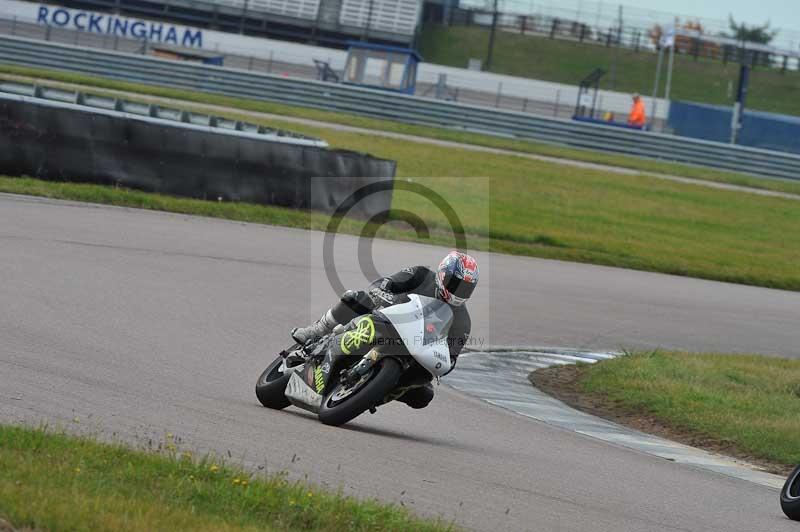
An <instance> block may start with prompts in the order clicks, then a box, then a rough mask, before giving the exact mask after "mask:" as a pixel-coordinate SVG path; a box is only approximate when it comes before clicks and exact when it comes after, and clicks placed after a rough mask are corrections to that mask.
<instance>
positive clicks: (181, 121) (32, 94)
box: [0, 80, 328, 148]
mask: <svg viewBox="0 0 800 532" xmlns="http://www.w3.org/2000/svg"><path fill="white" fill-rule="evenodd" d="M7 95H14V96H22V97H29V98H32V99H36V100H41V101H45V102H48V103H54V104H69V105H74V106H77V107H82V108H87V110H92V111H94V112H95V113H98V114H106V115H113V116H123V115H133V116H137V117H141V118H144V119H147V120H151V121H154V122H161V123H166V124H169V125H174V126H180V127H184V128H190V129H198V128H200V129H204V130H208V131H212V132H214V133H221V134H227V135H233V136H241V137H250V138H253V139H256V140H268V141H272V142H282V143H285V144H297V145H303V146H316V147H318V148H327V147H328V143H327V142H325V141H324V140H321V139H318V138H315V137H309V136H306V135H301V134H300V133H294V132H292V131H286V130H282V129H275V128H269V127H264V126H259V125H257V124H251V123H249V122H243V121H241V120H230V119H228V118H224V117H220V116H213V115H206V114H201V113H192V112H189V111H185V110H182V109H176V108H173V107H164V106H161V105H155V104H144V103H139V102H130V101H127V100H123V99H120V98H109V97H106V96H98V95H96V94H88V93H84V92H80V91H78V92H76V91H65V90H61V89H53V88H50V87H42V86H40V85H31V84H28V83H16V82H7V81H2V80H0V101H2V99H3V98H6V97H7Z"/></svg>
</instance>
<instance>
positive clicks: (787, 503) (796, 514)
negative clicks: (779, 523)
mask: <svg viewBox="0 0 800 532" xmlns="http://www.w3.org/2000/svg"><path fill="white" fill-rule="evenodd" d="M781 509H782V510H783V513H785V514H786V517H788V518H789V519H792V520H793V521H800V465H799V466H797V467H795V468H794V471H792V474H791V475H789V478H787V479H786V484H784V485H783V489H782V490H781Z"/></svg>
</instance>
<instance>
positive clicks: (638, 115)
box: [628, 98, 647, 127]
mask: <svg viewBox="0 0 800 532" xmlns="http://www.w3.org/2000/svg"><path fill="white" fill-rule="evenodd" d="M645 123H647V118H646V117H645V114H644V102H643V101H642V99H641V98H639V99H638V100H636V101H634V102H633V107H631V114H630V115H628V124H630V125H632V126H638V127H644V125H645Z"/></svg>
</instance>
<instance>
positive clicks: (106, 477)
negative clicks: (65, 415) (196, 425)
mask: <svg viewBox="0 0 800 532" xmlns="http://www.w3.org/2000/svg"><path fill="white" fill-rule="evenodd" d="M163 444H164V447H165V448H166V449H171V450H168V451H166V452H161V453H155V452H144V451H135V450H131V449H129V448H126V447H123V446H121V445H109V444H103V443H98V442H96V441H93V440H90V439H85V438H76V437H71V436H67V435H65V434H63V433H54V432H52V431H47V430H42V429H31V428H24V427H18V426H2V425H0V471H1V472H2V474H0V517H3V518H5V519H7V520H8V521H10V522H11V523H12V524H13V525H14V526H16V527H30V528H33V529H37V530H52V531H58V530H109V531H117V530H130V531H147V532H149V531H156V530H165V531H167V530H168V531H178V530H187V531H203V530H215V531H216V530H222V531H225V530H318V531H330V532H334V531H335V532H338V531H341V530H364V531H384V530H386V531H406V530H421V531H431V532H433V531H443V530H452V527H451V526H448V525H446V524H444V523H440V522H434V521H426V520H422V519H418V518H415V517H413V516H411V515H410V514H409V513H408V512H407V511H405V510H404V509H402V508H400V507H396V506H392V505H387V504H381V503H378V502H376V501H368V500H365V501H360V500H356V499H353V498H350V497H345V496H342V495H341V494H337V493H330V492H326V491H323V490H320V489H318V488H316V487H313V486H309V485H306V484H303V483H295V482H289V481H287V479H286V477H285V475H281V474H273V475H270V476H267V475H263V474H259V475H253V474H251V473H247V472H245V471H244V470H242V469H240V468H238V467H231V466H226V465H224V464H221V463H220V462H218V461H216V460H214V459H213V458H208V457H207V458H205V459H203V460H200V461H196V460H193V459H192V458H191V457H190V456H189V454H188V453H182V452H179V451H177V450H175V444H174V442H173V441H172V437H171V436H170V435H166V437H165V441H164V442H163Z"/></svg>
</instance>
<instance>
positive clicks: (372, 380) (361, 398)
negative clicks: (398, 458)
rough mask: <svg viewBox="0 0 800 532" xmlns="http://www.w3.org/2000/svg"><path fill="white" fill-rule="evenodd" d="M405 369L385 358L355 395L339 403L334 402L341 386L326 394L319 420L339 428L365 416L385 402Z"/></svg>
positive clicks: (394, 361) (391, 359)
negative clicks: (362, 415) (360, 416)
mask: <svg viewBox="0 0 800 532" xmlns="http://www.w3.org/2000/svg"><path fill="white" fill-rule="evenodd" d="M402 373H403V369H402V367H401V366H400V363H399V362H398V361H397V360H395V359H393V358H384V359H382V360H381V361H379V362H378V363H377V364H376V365H375V368H374V369H373V370H372V373H371V374H370V377H369V380H367V381H366V383H364V384H363V385H362V387H361V388H360V389H358V390H357V391H356V392H355V393H353V395H350V396H347V397H345V398H344V399H342V400H341V401H339V402H334V395H335V394H336V392H337V390H339V388H340V386H334V388H333V389H332V390H331V391H330V392H328V393H327V394H325V396H324V397H323V398H322V404H321V405H320V409H319V420H320V421H322V422H323V423H324V424H326V425H333V426H335V427H338V426H339V425H344V424H345V423H347V422H348V421H350V420H351V419H354V418H355V417H357V416H359V415H361V414H363V413H364V412H365V411H367V410H369V409H370V408H372V407H374V406H376V405H378V404H380V403H382V402H383V399H384V398H385V397H386V396H387V395H388V394H389V392H391V391H392V390H393V389H394V387H395V386H397V381H398V380H400V376H401V374H402Z"/></svg>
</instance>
